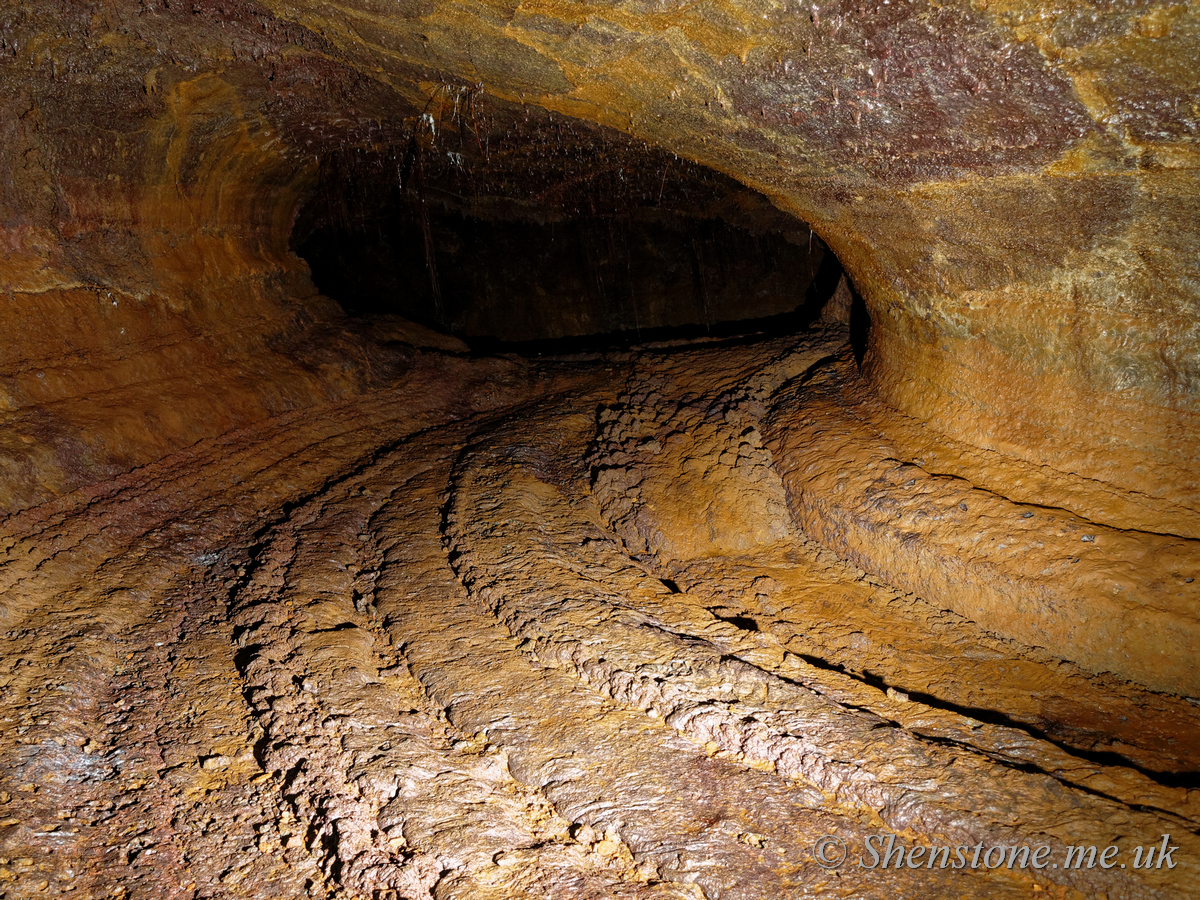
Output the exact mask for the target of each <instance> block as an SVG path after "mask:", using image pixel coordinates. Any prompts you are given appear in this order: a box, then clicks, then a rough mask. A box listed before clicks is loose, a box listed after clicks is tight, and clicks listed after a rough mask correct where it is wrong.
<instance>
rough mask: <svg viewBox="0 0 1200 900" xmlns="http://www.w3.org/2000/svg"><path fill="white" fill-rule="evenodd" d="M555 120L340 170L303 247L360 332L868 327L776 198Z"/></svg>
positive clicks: (569, 338) (338, 156)
mask: <svg viewBox="0 0 1200 900" xmlns="http://www.w3.org/2000/svg"><path fill="white" fill-rule="evenodd" d="M527 115H528V114H527ZM541 115H542V117H543V120H542V121H537V122H534V123H533V124H532V126H531V125H530V124H529V123H522V127H517V128H512V127H510V128H509V129H508V131H507V132H505V133H504V134H503V135H502V137H501V138H500V139H495V138H492V139H491V140H490V142H489V143H488V144H485V143H484V142H483V141H481V140H478V139H472V138H475V137H476V136H475V135H474V133H473V132H467V133H466V134H464V133H462V129H460V132H459V133H458V134H457V135H456V134H453V133H451V134H450V135H447V134H446V133H445V132H442V133H440V135H439V133H438V132H436V131H434V130H432V129H425V130H422V129H420V128H415V129H414V131H413V133H412V137H411V138H410V139H409V140H408V142H407V143H406V144H397V145H393V146H391V147H387V148H384V149H378V150H364V149H353V148H348V149H343V150H339V151H336V152H334V153H331V154H329V155H327V156H326V157H325V158H324V160H323V161H322V164H321V167H320V172H319V175H318V178H317V181H316V184H315V185H314V187H313V189H312V190H311V192H310V194H309V195H308V198H307V200H306V201H305V202H304V203H303V205H302V206H301V208H300V210H299V212H298V213H297V217H296V223H295V227H294V229H293V233H292V248H293V250H294V251H295V252H296V253H297V254H298V255H299V256H301V257H302V258H304V259H305V260H306V261H307V262H308V264H309V266H310V268H311V271H312V276H313V280H314V282H315V284H316V286H317V288H318V290H320V291H321V293H323V294H325V295H326V296H328V297H330V298H332V299H334V300H336V301H337V302H338V303H339V304H340V305H341V306H342V308H343V309H344V310H345V311H346V313H347V314H348V315H349V316H351V317H353V318H359V319H369V318H372V317H378V316H399V317H402V318H405V319H409V320H412V321H415V322H417V323H419V324H421V325H424V326H426V327H429V328H433V329H435V330H437V331H442V332H447V333H450V334H453V335H455V336H457V337H460V338H462V339H464V340H466V341H467V342H468V344H469V345H470V346H472V348H474V349H481V350H490V349H496V348H499V347H503V348H506V349H516V350H521V349H530V350H533V349H538V350H541V349H544V348H546V347H548V346H553V347H554V348H556V349H571V348H580V349H584V348H588V347H598V346H612V345H622V344H629V343H635V342H645V341H660V340H669V339H681V338H695V337H705V336H710V337H722V336H729V335H734V334H747V333H762V332H768V333H776V334H778V333H786V332H791V331H797V330H800V329H802V328H805V327H807V326H808V325H810V324H812V323H813V322H814V321H816V320H818V319H819V318H821V317H822V315H824V317H825V319H826V320H830V318H831V317H833V318H834V319H836V320H838V321H843V322H850V321H851V320H852V318H855V317H852V311H853V310H852V307H854V305H855V304H854V296H855V295H854V294H853V291H852V289H851V288H850V286H849V281H848V279H846V278H845V277H844V273H843V270H842V267H841V264H840V263H839V261H838V260H837V258H836V257H835V256H834V254H833V253H832V252H831V251H830V250H829V248H828V247H827V246H826V245H825V244H824V242H823V241H821V239H820V238H819V237H818V236H816V235H815V234H814V233H813V232H812V230H811V229H810V228H809V226H808V225H806V224H805V223H803V222H801V221H799V220H798V219H796V218H794V217H792V216H789V215H787V214H786V213H784V212H782V211H780V210H779V209H777V208H776V207H774V206H773V205H772V204H771V203H770V202H769V201H768V200H767V199H766V198H765V197H763V196H762V195H760V194H758V193H757V192H755V191H753V190H751V189H750V188H747V187H745V186H743V185H741V184H739V183H738V182H736V181H734V180H733V179H730V178H728V177H726V176H724V175H721V174H720V173H717V172H715V171H712V170H709V169H706V168H704V167H702V166H698V165H695V164H691V163H688V162H685V161H682V160H680V159H678V158H677V157H675V156H674V155H673V154H670V153H666V152H663V151H660V150H656V149H655V148H652V147H650V146H648V145H644V144H641V143H639V142H636V141H634V140H632V139H630V138H628V137H626V136H624V135H620V134H618V133H616V132H609V131H608V130H607V129H600V128H598V127H597V126H590V125H584V124H580V123H575V122H573V121H570V120H562V119H557V118H554V117H550V116H548V115H547V114H544V113H543V114H541ZM493 133H494V132H493ZM857 304H858V305H859V306H860V305H861V300H859V301H857ZM856 318H857V319H858V320H859V321H861V319H862V316H861V310H859V315H858V316H857V317H856Z"/></svg>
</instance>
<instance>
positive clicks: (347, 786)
mask: <svg viewBox="0 0 1200 900" xmlns="http://www.w3.org/2000/svg"><path fill="white" fill-rule="evenodd" d="M844 337H845V336H844V334H841V333H838V332H829V333H816V334H813V335H810V336H806V337H802V338H799V339H797V338H792V339H788V340H774V341H759V342H733V343H731V344H729V345H727V346H718V345H717V344H696V345H688V346H675V347H659V348H645V349H642V350H639V351H636V352H627V353H619V354H612V355H609V356H604V357H590V358H586V359H585V358H577V359H565V360H557V361H536V362H535V361H521V360H515V359H478V360H470V359H466V358H460V357H452V356H447V357H440V356H437V355H436V354H425V355H422V356H420V357H419V358H418V361H417V363H416V364H415V366H414V368H413V369H412V370H411V371H410V372H409V373H408V375H407V376H406V377H405V378H404V379H403V380H402V381H401V382H400V383H398V384H397V385H395V386H394V387H392V388H389V389H388V390H380V391H377V392H375V393H373V394H370V395H366V396H362V397H359V398H357V399H356V400H355V401H353V402H346V403H340V404H337V405H331V406H328V407H325V408H320V409H306V410H304V411H301V412H297V413H293V414H289V415H285V416H280V417H278V418H275V419H271V420H268V421H265V422H262V423H260V424H259V425H256V426H254V427H252V428H247V429H245V430H242V431H238V432H234V433H230V434H227V435H224V436H222V437H220V438H217V439H213V440H209V441H206V442H203V443H201V444H198V445H196V446H194V447H192V448H189V449H188V450H186V451H183V452H181V453H179V454H176V455H175V456H173V457H171V458H168V459H164V460H161V461H160V462H158V463H155V464H153V465H150V466H146V467H144V468H142V469H139V470H136V471H134V472H131V473H129V474H127V475H125V476H123V477H121V478H119V479H116V480H114V481H111V482H105V483H101V484H96V485H93V486H91V487H89V488H87V489H84V490H82V491H79V492H76V493H74V494H71V495H69V496H67V497H64V498H62V499H60V500H58V501H55V502H53V503H49V504H46V505H44V506H41V507H37V508H34V509H31V510H27V511H25V512H23V513H20V514H19V515H16V516H14V517H12V518H10V519H8V520H7V521H6V522H5V523H4V525H3V549H4V557H3V566H2V568H0V590H2V591H3V595H2V597H0V629H2V630H3V632H4V642H3V646H2V649H0V686H2V687H3V691H2V693H0V896H3V897H6V898H25V897H35V896H57V895H64V896H66V895H69V896H72V897H80V898H82V897H96V898H101V897H113V898H117V897H123V898H194V897H287V898H303V897H312V898H316V897H346V898H359V897H362V898H371V900H398V898H423V897H429V896H432V897H437V898H452V897H453V898H525V897H529V898H533V897H546V898H590V897H680V898H684V897H688V898H699V897H707V898H764V900H766V898H772V900H773V898H793V897H795V898H799V897H831V898H832V897H880V898H888V900H894V898H923V897H980V898H983V897H988V898H1000V897H1028V896H1031V895H1033V894H1038V895H1043V894H1044V895H1045V896H1050V897H1100V896H1107V897H1110V898H1117V897H1182V896H1200V870H1198V868H1197V866H1198V864H1200V837H1198V832H1200V790H1197V787H1196V785H1197V783H1198V782H1197V779H1196V777H1195V773H1196V771H1197V768H1198V766H1197V757H1198V755H1200V709H1198V708H1197V707H1196V706H1195V705H1194V704H1193V703H1192V702H1191V701H1188V700H1186V699H1184V698H1180V697H1177V696H1173V695H1171V694H1168V693H1154V692H1151V691H1149V690H1146V689H1144V688H1139V687H1137V686H1135V685H1133V684H1132V683H1131V682H1126V681H1121V680H1119V679H1117V678H1114V677H1112V676H1102V675H1094V674H1088V671H1086V670H1085V669H1083V668H1080V667H1077V666H1076V665H1073V664H1071V663H1067V662H1064V661H1063V660H1062V659H1060V658H1058V657H1056V656H1055V654H1054V651H1055V649H1056V648H1055V647H1054V646H1043V647H1041V648H1039V647H1038V646H1035V645H1034V644H1032V643H1031V644H1023V643H1020V642H1018V641H1016V640H1014V639H1013V638H1012V637H1003V636H1001V635H999V634H996V633H992V632H989V631H988V630H987V629H985V628H983V627H980V626H979V625H977V624H975V623H974V622H973V621H972V620H971V619H970V618H968V617H965V616H963V615H960V614H958V613H955V612H952V611H950V610H948V609H944V608H941V605H939V604H936V603H933V602H930V601H928V600H926V599H923V598H922V597H921V596H919V595H918V594H917V593H914V592H908V591H906V590H905V589H904V580H903V578H902V577H899V576H897V578H896V579H895V580H896V581H897V582H899V583H895V584H893V583H888V580H886V578H887V573H886V572H884V574H883V576H881V575H880V572H883V570H884V569H886V568H887V567H886V566H883V567H880V568H878V569H875V572H876V574H874V575H872V574H868V573H867V571H864V569H863V568H859V567H858V565H856V562H858V563H861V562H863V561H864V558H865V557H864V551H862V550H861V545H862V540H859V539H856V540H858V543H857V544H855V547H856V548H858V549H857V550H855V552H849V551H844V550H841V549H840V548H839V546H838V544H837V540H835V539H834V537H831V536H830V535H827V534H824V533H822V534H820V535H818V529H816V528H813V527H807V528H804V529H802V527H801V523H809V524H811V523H812V522H813V521H814V519H813V517H814V516H819V515H821V514H822V510H824V509H825V507H823V506H821V505H820V504H819V503H817V504H816V505H814V503H813V502H809V503H808V506H807V507H805V506H804V504H803V503H802V502H800V501H798V499H797V496H791V495H789V486H790V482H787V478H790V477H793V476H791V475H789V474H788V473H789V472H793V471H796V470H798V469H799V468H805V467H803V466H799V467H798V466H797V465H796V464H795V460H796V459H797V458H799V457H798V456H795V454H799V453H801V452H802V451H800V450H796V449H795V448H794V447H793V448H790V449H789V448H788V447H786V446H785V444H786V441H785V442H783V443H780V442H779V441H774V442H773V440H772V438H771V437H770V435H771V433H773V432H778V431H780V430H781V429H782V430H784V431H786V432H787V433H789V434H793V435H794V434H800V433H802V429H801V428H800V427H799V425H796V426H795V427H793V426H792V424H791V423H790V422H784V423H783V424H780V421H779V420H780V416H781V415H783V414H784V413H781V411H780V407H779V403H780V401H781V399H782V398H786V404H785V408H786V410H787V414H788V415H799V414H801V413H803V414H804V415H808V416H809V417H808V418H807V419H806V420H805V423H806V424H807V425H809V426H810V432H811V441H810V442H809V444H808V445H807V446H806V448H805V449H804V450H803V452H807V453H810V454H811V453H813V452H816V453H817V454H818V455H819V454H820V453H821V448H822V447H823V446H824V444H822V441H824V440H826V439H828V440H829V441H831V443H830V444H829V447H830V448H839V447H842V446H843V445H844V443H845V441H846V440H848V439H850V438H852V437H853V429H849V430H847V429H841V430H838V427H837V426H836V425H828V424H826V425H822V426H821V427H819V428H818V427H816V426H812V425H811V423H812V422H814V421H818V420H819V419H820V416H822V415H825V416H833V415H834V414H835V412H836V415H837V416H842V417H850V418H853V419H854V420H855V421H856V422H859V423H861V422H862V421H866V419H867V418H869V413H870V410H869V409H868V408H867V406H866V405H865V404H866V401H863V404H864V405H862V406H861V407H860V408H857V411H856V409H855V408H853V407H852V406H848V405H847V404H848V403H849V401H847V400H846V399H845V398H846V396H847V395H846V393H845V392H844V391H843V392H842V393H840V394H836V392H831V388H830V387H829V384H830V382H829V379H830V378H836V377H842V376H838V375H837V373H838V372H839V371H842V372H843V375H845V373H844V371H843V370H844V368H845V367H844V365H843V363H844V354H843V351H842V344H843V342H844ZM839 366H841V367H842V368H841V369H839ZM830 373H832V374H830ZM845 377H847V378H848V377H849V376H845ZM822 379H825V380H824V381H822ZM822 385H823V386H822ZM835 394H836V397H835V396H834V395H835ZM831 397H832V398H834V399H830V398H831ZM837 397H840V398H841V399H840V400H839V399H837ZM806 404H808V405H807V406H806ZM822 404H825V405H824V406H822ZM805 410H807V412H805ZM820 421H825V420H823V419H821V420H820ZM839 421H840V420H839ZM822 435H825V437H823V436H822ZM848 435H849V436H850V438H848V437H847V436H848ZM838 441H840V442H841V443H838ZM910 443H911V442H910ZM781 447H782V448H783V450H786V452H788V453H790V454H793V456H790V457H789V458H788V460H781V459H778V458H776V457H777V456H778V454H779V453H780V452H783V450H781V449H780V448H781ZM833 452H834V450H833V449H830V450H829V454H832V453H833ZM837 452H843V451H842V450H838V451H837ZM829 454H826V455H829ZM893 462H894V460H893ZM785 463H786V464H785ZM899 464H904V465H908V464H909V462H908V461H906V460H903V459H902V460H900V462H898V463H897V465H899ZM847 465H849V463H847ZM864 465H865V464H864ZM805 471H813V465H808V466H807V468H806V469H805ZM916 480H917V478H916V477H915V476H914V477H913V478H912V479H910V480H907V481H902V482H897V485H898V486H897V488H896V490H897V491H900V492H901V493H899V494H897V495H896V496H901V497H902V496H903V494H902V490H903V488H904V487H905V486H906V485H908V486H911V485H912V484H913V482H914V481H916ZM884 481H886V479H884ZM960 481H961V479H958V480H955V481H954V482H953V484H951V483H950V482H945V483H943V482H939V485H942V486H941V487H940V488H939V490H941V491H943V493H944V492H945V491H950V490H962V491H975V492H976V494H975V495H972V496H977V495H978V494H979V493H980V492H981V487H980V486H973V485H970V484H967V483H965V482H963V483H961V484H960V483H959V482H960ZM881 483H882V482H881ZM888 483H889V484H890V482H888ZM946 485H949V486H946ZM954 485H957V487H955V486H954ZM851 487H852V486H851ZM885 487H886V484H885ZM837 490H840V488H831V489H830V491H831V494H830V496H831V497H832V496H833V493H834V492H836V491H837ZM939 496H941V495H939ZM947 496H949V495H947ZM810 499H811V489H810ZM818 499H819V498H818ZM950 499H952V500H953V501H954V503H953V505H950V504H949V501H947V504H946V506H947V508H948V509H951V508H952V509H956V510H957V509H962V510H966V508H967V506H966V501H961V502H960V500H959V498H958V496H957V495H955V496H954V497H952V498H950ZM833 502H834V501H832V500H831V501H830V503H831V504H832V503H833ZM939 502H940V501H939ZM972 502H974V501H972ZM989 502H994V503H996V504H1000V503H1010V501H1009V500H1005V499H1004V498H998V499H994V500H992V501H989ZM1012 502H1015V501H1012ZM877 507H878V504H876V505H875V506H874V507H872V508H873V509H875V508H877ZM830 515H831V516H832V514H830ZM1181 515H1182V514H1181ZM806 517H807V518H806ZM1019 518H1020V521H1021V522H1028V520H1029V519H1031V518H1032V516H1026V515H1025V514H1024V513H1020V515H1019ZM992 519H993V520H994V519H995V517H994V516H993V517H992ZM835 520H836V517H835V516H833V517H832V518H831V519H830V521H835ZM856 521H857V522H858V525H857V526H856V527H859V529H860V531H861V530H862V528H865V527H866V526H865V525H863V522H864V521H866V520H865V519H862V517H860V518H859V519H858V520H856ZM1070 521H1071V522H1075V519H1071V520H1070ZM964 522H966V523H967V524H964ZM868 524H869V523H868ZM835 525H836V521H835ZM831 527H833V526H831ZM913 527H914V528H916V527H917V526H913ZM923 527H925V528H926V529H927V531H928V540H929V542H930V543H931V544H937V545H938V546H946V545H952V544H953V541H954V540H956V539H964V540H965V538H963V532H962V529H965V528H969V527H975V526H972V525H970V524H969V520H956V519H954V518H953V517H946V518H942V519H939V518H937V517H936V516H930V517H927V519H926V521H925V525H924V526H923ZM1014 527H1015V526H1014ZM1021 527H1033V526H1032V525H1021ZM955 529H958V531H956V530H955ZM868 530H869V529H868ZM839 533H840V532H839ZM811 536H820V537H821V538H822V540H823V543H817V542H816V541H815V540H814V539H813V537H811ZM860 537H861V535H860ZM1151 539H1152V538H1151V537H1147V540H1151ZM881 540H883V538H881ZM1046 540H1047V541H1049V540H1050V539H1049V538H1047V539H1046ZM1074 540H1076V542H1078V538H1074ZM1101 543H1103V542H1101ZM1038 546H1039V547H1040V546H1041V544H1039V545H1038ZM1172 546H1174V545H1172ZM1189 547H1190V544H1189V545H1187V546H1185V549H1184V551H1181V552H1190V550H1189V549H1188V548H1189ZM1090 549H1091V548H1089V550H1090ZM1102 549H1103V548H1101V550H1102ZM835 551H839V552H835ZM1113 552H1117V551H1113ZM1171 552H1175V551H1174V550H1172V549H1171V547H1167V548H1166V549H1164V550H1163V553H1165V554H1168V555H1169V553H1171ZM866 556H867V557H869V556H870V553H869V552H866ZM880 558H881V559H886V560H890V562H889V565H899V564H900V563H896V562H895V560H896V559H900V560H901V563H903V558H902V557H898V556H895V555H894V554H893V555H892V556H888V555H887V553H881V557H880ZM1089 564H1091V563H1089V561H1088V560H1085V562H1084V564H1083V565H1084V566H1086V565H1089ZM989 565H990V568H987V569H986V572H987V573H992V574H989V575H987V576H986V577H991V578H993V579H995V578H996V577H1000V576H1003V575H1004V571H1005V570H1003V569H1001V570H1000V576H996V575H995V574H994V573H995V572H996V571H997V569H996V564H995V561H994V560H992V561H991V562H990V563H989ZM1014 565H1015V564H1014ZM889 571H890V570H889ZM979 577H980V578H983V577H984V576H979ZM1024 577H1027V573H1023V571H1020V570H1019V567H1017V568H1014V569H1013V575H1012V578H1013V579H1016V580H1017V582H1019V580H1020V578H1024ZM1006 583H1007V582H1006ZM1014 583H1015V582H1014ZM997 590H999V589H997ZM988 596H991V595H988ZM1181 602H1182V601H1181ZM1048 627H1049V626H1048ZM1059 649H1061V648H1059ZM1063 655H1065V656H1068V657H1071V658H1075V659H1078V658H1079V657H1078V656H1076V655H1073V654H1071V653H1064V654H1063ZM1095 670H1096V669H1093V670H1092V671H1095ZM1100 670H1101V671H1102V670H1103V669H1102V668H1101V669H1100ZM1164 835H1169V844H1170V846H1175V847H1177V848H1178V849H1176V850H1175V851H1174V852H1173V856H1172V857H1171V860H1170V861H1171V862H1173V863H1174V868H1169V867H1166V866H1160V867H1157V868H1149V869H1144V868H1138V869H1134V867H1133V853H1134V850H1135V848H1137V847H1149V846H1156V847H1157V846H1158V845H1160V844H1161V843H1162V839H1163V836H1164ZM827 836H831V837H832V838H834V839H836V840H826V841H825V842H824V844H823V845H822V847H821V849H820V852H819V853H818V854H816V855H814V846H815V845H817V843H818V842H819V841H821V839H823V838H826V837H827ZM889 836H892V846H901V847H903V848H904V850H905V851H906V852H907V853H908V856H907V857H906V859H905V862H904V864H903V865H901V866H900V867H898V868H897V867H895V860H894V859H893V860H892V863H893V866H892V867H890V868H888V869H887V870H884V869H883V868H882V866H880V865H874V866H872V865H871V864H872V859H871V856H870V855H869V854H868V852H867V849H866V848H867V847H868V846H869V845H868V840H870V841H873V842H874V843H873V844H872V845H870V846H875V847H878V848H883V847H884V846H887V843H886V842H887V840H888V837H889ZM1021 845H1026V846H1029V847H1031V848H1038V847H1044V848H1046V849H1045V852H1044V855H1043V857H1042V859H1043V860H1044V861H1045V862H1046V863H1047V865H1045V866H1044V867H1043V868H1035V867H1033V866H1032V865H1027V866H1024V867H1021V866H1019V865H1015V866H1012V867H1009V866H1008V865H996V866H993V867H989V866H988V865H987V864H986V863H985V862H984V861H977V862H976V864H975V865H974V866H972V865H970V864H969V863H970V862H971V857H972V854H973V853H974V852H975V849H974V848H976V847H980V846H981V847H982V848H983V849H984V851H985V852H986V851H988V850H990V849H991V848H994V847H1012V846H1021ZM1078 845H1095V846H1097V847H1098V849H1099V851H1101V852H1103V851H1104V850H1105V849H1106V848H1107V847H1109V846H1117V847H1118V848H1119V851H1118V855H1116V856H1110V857H1109V860H1110V861H1112V862H1114V864H1113V865H1112V867H1111V868H1105V867H1103V866H1102V865H1101V864H1100V863H1099V862H1097V863H1096V864H1095V865H1093V866H1090V867H1089V866H1088V865H1086V864H1084V865H1083V866H1080V867H1078V868H1075V867H1072V868H1069V869H1068V868H1066V867H1064V866H1063V865H1061V863H1062V861H1063V860H1064V859H1065V857H1066V854H1067V853H1068V848H1070V847H1075V846H1078ZM843 846H844V847H845V849H846V853H847V859H846V860H845V861H844V862H842V863H841V864H840V865H832V864H831V863H832V862H836V860H835V859H834V858H833V857H834V856H836V854H837V853H838V851H839V848H840V847H843ZM939 846H951V847H953V846H964V847H967V848H968V851H967V853H966V861H967V863H968V865H965V866H963V867H961V868H956V867H955V866H954V865H953V864H951V865H946V866H944V867H943V866H941V865H927V864H926V863H925V857H926V856H929V857H931V858H933V857H934V856H935V851H933V850H932V849H931V848H933V847H939ZM915 848H924V849H923V850H921V851H920V852H917V853H913V850H914V849H915ZM822 854H823V855H822ZM818 856H820V857H821V858H820V859H819V858H818ZM995 858H996V857H995V856H993V857H992V859H993V861H994V860H995ZM945 859H946V857H945V856H943V857H942V860H943V861H945ZM822 861H824V862H825V863H826V864H827V865H825V866H823V865H821V864H820V862H822ZM950 861H951V863H953V862H954V857H953V856H952V855H951V856H950ZM862 862H865V863H866V865H861V864H860V863H862Z"/></svg>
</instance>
